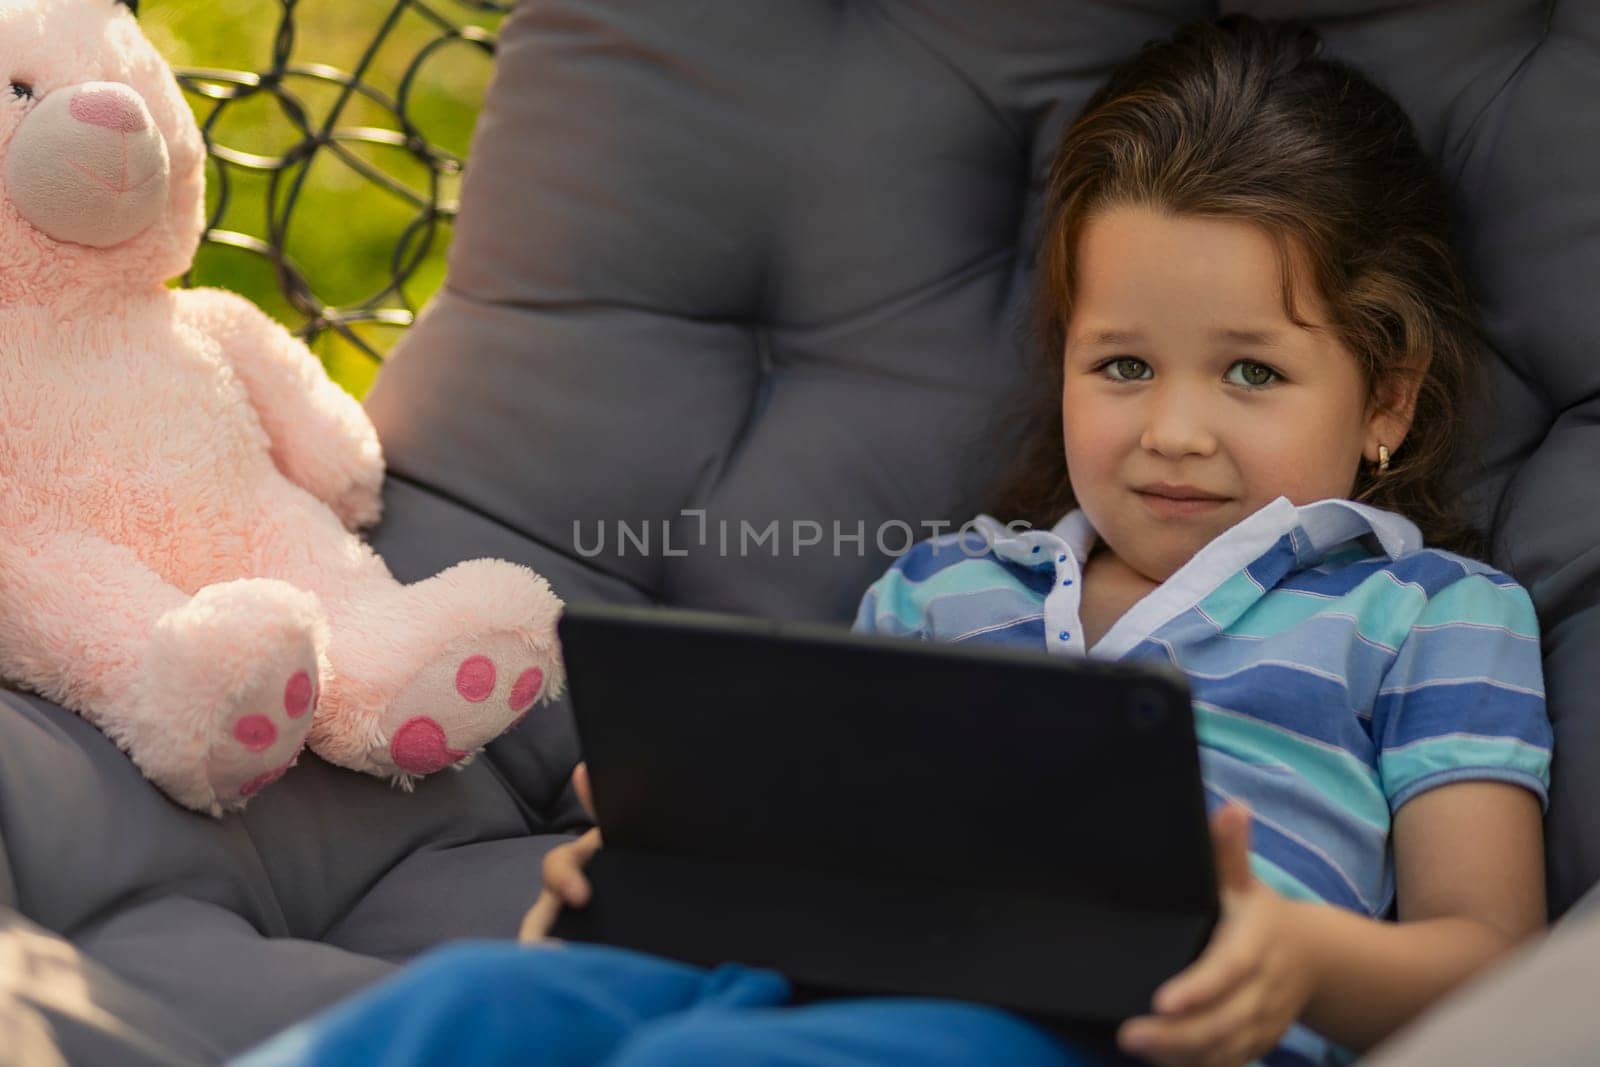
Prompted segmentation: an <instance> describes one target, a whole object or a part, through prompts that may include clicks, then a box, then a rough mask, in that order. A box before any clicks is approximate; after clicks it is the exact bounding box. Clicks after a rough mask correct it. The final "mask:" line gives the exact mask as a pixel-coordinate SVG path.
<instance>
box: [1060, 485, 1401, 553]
mask: <svg viewBox="0 0 1600 1067" xmlns="http://www.w3.org/2000/svg"><path fill="white" fill-rule="evenodd" d="M1285 508H1288V509H1290V510H1292V511H1293V513H1294V518H1295V522H1294V523H1293V524H1292V525H1291V526H1288V527H1285V529H1284V530H1282V531H1280V532H1279V534H1278V536H1279V537H1281V536H1283V533H1286V532H1288V530H1289V529H1293V528H1294V526H1299V527H1300V528H1301V529H1302V530H1304V531H1305V533H1306V536H1307V537H1309V538H1310V539H1311V549H1312V550H1313V552H1315V553H1317V554H1325V553H1327V552H1329V551H1331V550H1332V549H1335V548H1337V547H1339V546H1340V545H1342V544H1345V543H1347V542H1350V541H1353V540H1355V539H1356V538H1358V537H1360V536H1361V535H1363V534H1366V533H1371V534H1373V535H1374V536H1376V537H1377V539H1378V545H1379V547H1380V548H1382V549H1383V553H1384V555H1386V556H1388V557H1389V558H1390V559H1397V558H1399V557H1400V556H1404V555H1406V554H1408V553H1411V552H1415V551H1417V550H1418V549H1420V548H1421V547H1422V532H1421V531H1420V530H1418V529H1417V526H1416V524H1415V523H1413V522H1412V521H1411V520H1410V519H1408V518H1406V517H1405V516H1403V515H1397V514H1395V513H1394V512H1392V511H1385V510H1383V509H1382V508H1375V507H1373V506H1372V505H1370V504H1362V503H1358V502H1357V501H1354V500H1343V499H1339V498H1330V499H1327V500H1318V501H1316V502H1314V503H1311V504H1301V505H1299V506H1298V507H1296V506H1295V505H1293V504H1291V503H1289V498H1288V497H1283V496H1280V497H1278V498H1277V499H1276V500H1274V501H1272V503H1270V504H1267V505H1266V506H1264V507H1263V508H1261V510H1260V511H1258V512H1256V513H1255V515H1251V516H1249V517H1248V518H1246V519H1244V520H1242V521H1240V522H1239V523H1237V524H1235V525H1234V526H1233V527H1231V528H1229V529H1228V530H1225V531H1224V532H1223V533H1221V534H1219V535H1218V537H1217V540H1218V541H1221V540H1223V539H1224V538H1227V539H1229V540H1232V539H1233V535H1234V534H1235V532H1242V528H1245V527H1246V525H1247V524H1249V525H1250V526H1254V525H1256V524H1255V523H1253V522H1252V520H1253V519H1255V518H1256V516H1257V515H1262V514H1271V515H1272V516H1273V517H1275V518H1277V517H1282V518H1287V513H1286V512H1285V510H1284V509H1285ZM1271 525H1277V524H1276V523H1273V524H1271ZM1050 532H1051V533H1053V534H1055V535H1056V536H1057V537H1059V538H1061V540H1062V541H1064V542H1066V545H1067V547H1068V548H1070V549H1072V552H1073V554H1074V555H1076V556H1077V557H1078V559H1080V560H1082V559H1084V558H1086V557H1087V556H1088V554H1089V551H1090V549H1092V548H1093V547H1094V542H1095V539H1096V537H1098V536H1099V535H1098V534H1097V533H1096V532H1095V529H1094V527H1093V526H1092V525H1090V523H1089V517H1088V516H1087V515H1085V514H1084V513H1083V509H1082V508H1074V509H1073V510H1071V511H1069V512H1067V513H1066V514H1065V515H1063V516H1061V518H1060V520H1059V521H1057V522H1056V524H1055V525H1054V526H1053V527H1051V528H1050ZM1213 543H1215V542H1213Z"/></svg>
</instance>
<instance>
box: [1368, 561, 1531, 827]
mask: <svg viewBox="0 0 1600 1067" xmlns="http://www.w3.org/2000/svg"><path fill="white" fill-rule="evenodd" d="M1373 737H1374V740H1375V741H1376V742H1377V745H1378V773H1379V777H1380V778H1381V779H1382V783H1383V790H1384V793H1385V795H1386V796H1387V797H1388V800H1389V809H1390V811H1391V812H1393V811H1398V810H1399V809H1400V807H1401V805H1403V804H1405V802H1406V801H1408V800H1410V799H1412V798H1413V797H1415V796H1417V795H1419V794H1421V793H1425V792H1427V791H1428V790H1430V789H1435V788H1438V787H1439V786H1442V785H1448V784H1450V783H1452V782H1461V781H1481V780H1490V781H1503V782H1510V783H1513V784H1515V785H1520V786H1523V787H1525V788H1526V789H1528V790H1530V791H1531V792H1533V793H1534V794H1535V795H1536V796H1538V798H1539V802H1540V805H1541V806H1548V804H1549V786H1550V755H1551V748H1552V745H1553V743H1554V735H1553V733H1552V730H1551V727H1550V718H1549V715H1548V713H1547V712H1546V710H1545V700H1544V673H1543V661H1542V658H1541V655H1540V646H1539V624H1538V619H1537V617H1536V616H1535V615H1534V610H1533V601H1532V600H1531V599H1530V598H1529V597H1528V594H1527V592H1526V590H1524V589H1523V588H1522V587H1521V586H1519V585H1517V584H1516V583H1515V582H1513V581H1512V580H1511V579H1509V578H1507V577H1505V576H1504V575H1499V574H1469V575H1467V576H1466V577H1464V578H1461V579H1459V580H1457V581H1455V582H1452V583H1451V584H1449V585H1447V586H1445V587H1444V588H1442V589H1440V590H1438V591H1437V592H1436V593H1434V594H1433V595H1432V596H1430V597H1429V598H1428V600H1427V602H1426V604H1425V605H1424V606H1423V608H1422V610H1421V613H1420V614H1419V616H1418V617H1417V619H1416V621H1415V622H1414V623H1413V624H1412V627H1411V630H1410V631H1409V632H1408V633H1407V635H1406V638H1405V640H1404V642H1403V643H1402V645H1401V647H1400V649H1399V650H1398V652H1397V654H1396V656H1395V659H1394V662H1393V664H1392V666H1391V667H1390V668H1389V671H1388V673H1387V674H1386V675H1385V677H1384V680H1383V684H1382V685H1381V687H1380V688H1379V690H1378V696H1377V700H1376V702H1375V704H1374V707H1373Z"/></svg>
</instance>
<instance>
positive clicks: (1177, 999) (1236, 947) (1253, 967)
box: [1151, 927, 1261, 1015]
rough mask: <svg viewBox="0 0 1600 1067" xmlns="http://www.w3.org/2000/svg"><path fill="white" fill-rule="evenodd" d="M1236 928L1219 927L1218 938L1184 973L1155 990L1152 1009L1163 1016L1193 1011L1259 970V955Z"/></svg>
mask: <svg viewBox="0 0 1600 1067" xmlns="http://www.w3.org/2000/svg"><path fill="white" fill-rule="evenodd" d="M1236 929H1237V927H1234V928H1228V927H1224V928H1221V930H1220V932H1219V934H1218V936H1217V939H1216V940H1215V941H1213V942H1212V943H1211V944H1210V945H1208V946H1206V950H1205V951H1204V952H1202V953H1201V954H1200V958H1199V959H1197V960H1195V961H1194V963H1192V964H1190V965H1189V967H1188V968H1187V969H1186V970H1183V971H1180V972H1178V974H1177V975H1175V976H1174V977H1172V978H1169V979H1168V980H1167V981H1166V982H1164V983H1162V985H1161V986H1160V987H1159V988H1157V989H1156V992H1155V996H1154V997H1152V998H1151V1002H1152V1003H1151V1006H1152V1007H1154V1008H1155V1010H1156V1011H1158V1012H1160V1013H1161V1014H1162V1015H1176V1014H1182V1013H1184V1012H1189V1011H1193V1010H1195V1009H1196V1008H1201V1007H1204V1006H1205V1005H1207V1004H1209V1003H1211V1002H1212V1001H1214V1000H1217V999H1218V998H1220V997H1223V996H1225V995H1226V994H1227V993H1229V992H1230V991H1231V990H1233V989H1236V988H1238V987H1239V986H1240V985H1243V984H1244V983H1246V982H1248V981H1249V980H1250V979H1251V978H1253V977H1254V976H1255V975H1256V973H1257V972H1258V971H1259V970H1260V966H1261V954H1260V952H1258V951H1256V950H1255V949H1254V947H1253V946H1252V945H1251V943H1250V939H1249V938H1248V937H1247V936H1246V935H1244V934H1243V933H1235V932H1233V931H1234V930H1236Z"/></svg>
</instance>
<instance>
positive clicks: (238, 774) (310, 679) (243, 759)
mask: <svg viewBox="0 0 1600 1067" xmlns="http://www.w3.org/2000/svg"><path fill="white" fill-rule="evenodd" d="M291 666H292V667H293V668H294V669H293V670H291V671H285V670H284V669H283V668H281V667H280V668H279V669H278V670H277V671H276V672H272V671H268V672H265V676H264V677H263V678H262V680H261V681H260V682H259V683H258V684H257V685H255V686H252V687H250V688H249V689H247V690H246V691H245V692H243V693H241V694H239V700H238V704H237V706H236V707H235V708H233V709H232V710H231V713H230V714H227V715H224V716H222V717H221V718H220V719H219V720H218V723H217V730H216V733H215V735H214V736H213V738H212V742H211V747H210V750H209V752H208V753H207V760H206V778H207V780H208V781H209V782H210V783H211V790H212V794H213V795H214V796H215V797H216V804H217V806H218V807H220V808H222V809H224V810H236V809H238V808H242V807H244V805H245V803H246V802H247V801H248V800H249V799H250V798H251V797H253V796H255V795H256V794H257V793H259V792H261V790H263V789H265V788H266V787H267V786H269V785H271V784H272V783H273V782H276V781H277V780H278V779H279V778H282V777H283V776H284V774H285V773H286V772H287V771H288V770H289V768H290V767H293V766H294V765H295V762H296V761H297V760H299V758H300V752H301V750H302V749H304V748H305V743H306V734H307V732H308V731H309V730H310V729H311V722H312V718H313V713H314V712H315V711H316V708H317V701H318V699H319V698H320V696H321V693H320V692H319V691H318V686H317V682H316V677H317V661H316V657H315V656H314V655H311V656H309V657H307V658H306V661H305V662H301V663H297V664H291Z"/></svg>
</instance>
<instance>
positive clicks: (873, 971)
mask: <svg viewBox="0 0 1600 1067" xmlns="http://www.w3.org/2000/svg"><path fill="white" fill-rule="evenodd" d="M560 636H561V641H562V644H563V648H564V653H565V657H566V664H567V672H568V684H569V686H570V691H571V701H572V706H573V710H574V713H575V715H576V717H577V725H578V732H579V736H580V738H581V741H582V744H583V751H584V755H585V758H586V759H587V761H588V764H589V772H590V777H591V781H592V783H593V786H594V800H595V806H596V809H597V810H596V815H597V817H598V818H599V821H600V826H601V829H602V830H603V832H604V836H605V841H606V847H605V849H604V850H602V851H601V853H600V854H599V855H598V856H597V857H596V858H595V859H594V861H593V864H592V866H591V868H590V875H591V878H592V883H593V885H594V889H595V893H594V898H593V903H592V904H591V905H590V906H589V907H588V908H586V909H582V910H578V911H567V912H565V913H563V915H562V916H561V919H560V921H559V922H558V924H557V927H556V929H555V930H554V931H553V933H554V935H555V936H557V937H562V938H566V939H572V940H586V941H599V942H604V943H608V944H615V945H621V946H625V947H629V948H635V949H639V950H642V951H646V952H651V953H655V954H657V955H663V956H668V957H672V958H677V959H681V960H684V961H687V962H691V963H697V964H702V965H708V966H709V965H715V964H717V963H721V962H723V961H728V960H733V961H738V962H742V963H746V964H750V965H753V966H763V967H770V968H773V969H776V970H778V971H781V972H783V973H784V974H786V975H787V976H789V978H790V979H791V980H793V981H794V982H795V983H796V984H797V986H799V987H801V988H802V989H803V990H806V991H810V992H821V993H826V994H903V995H914V996H932V997H953V998H959V999H965V1000H974V1001H981V1002H986V1003H991V1004H995V1005H998V1006H1001V1007H1004V1008H1008V1009H1012V1010H1015V1011H1019V1012H1023V1013H1026V1014H1030V1015H1034V1016H1041V1017H1045V1018H1048V1019H1056V1020H1063V1021H1082V1022H1092V1023H1111V1022H1115V1021H1117V1020H1120V1019H1122V1018H1125V1017H1127V1016H1129V1015H1133V1014H1140V1013H1143V1012H1145V1011H1148V1010H1149V1004H1150V997H1151V994H1152V993H1153V992H1154V990H1155V988H1156V986H1158V985H1159V984H1160V983H1161V982H1162V981H1164V980H1165V979H1167V978H1169V977H1170V976H1172V975H1173V974H1176V973H1177V972H1178V971H1179V970H1180V969H1182V968H1183V966H1185V965H1186V964H1187V963H1188V962H1189V961H1190V960H1192V959H1193V958H1194V957H1195V956H1196V955H1197V954H1198V953H1199V951H1200V949H1201V948H1202V947H1203V946H1204V944H1205V941H1206V939H1207V937H1208V936H1209V935H1210V931H1211V928H1212V926H1213V924H1214V922H1215V921H1216V918H1217V914H1218V912H1217V894H1216V878H1215V874H1214V871H1213V865H1212V855H1211V847H1210V840H1209V836H1208V833H1207V828H1206V813H1205V801H1204V797H1203V794H1202V790H1201V783H1200V766H1199V758H1198V750H1197V748H1196V743H1195V735H1194V723H1193V715H1192V712H1191V710H1190V706H1189V698H1188V690H1187V686H1186V684H1185V681H1184V679H1183V676H1182V675H1181V674H1179V673H1177V672H1176V671H1172V670H1165V669H1157V668H1151V667H1135V666H1131V665H1125V664H1114V663H1104V662H1098V661H1093V660H1083V659H1076V658H1070V659H1069V658H1062V657H1053V656H1048V655H1046V654H1045V653H1044V652H1042V651H1040V652H1037V653H1035V652H1024V651H1019V650H1014V649H1006V648H996V647H983V646H979V645H943V644H935V643H929V642H923V641H915V640H908V639H904V638H890V637H882V636H865V635H858V634H853V633H850V632H848V631H846V630H843V629H839V628H831V627H823V626H815V625H806V624H789V623H774V622H766V621H758V620H752V619H748V618H742V617H733V616H720V615H711V614H703V613H696V612H683V611H668V610H662V609H638V608H611V607H586V606H578V605H574V606H570V607H568V608H567V610H566V612H565V615H564V617H563V618H562V620H561V623H560Z"/></svg>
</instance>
